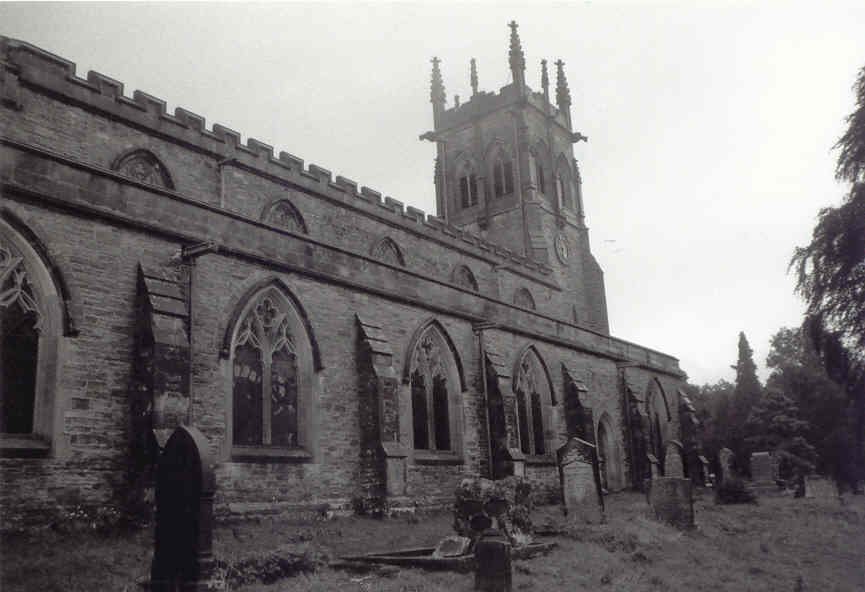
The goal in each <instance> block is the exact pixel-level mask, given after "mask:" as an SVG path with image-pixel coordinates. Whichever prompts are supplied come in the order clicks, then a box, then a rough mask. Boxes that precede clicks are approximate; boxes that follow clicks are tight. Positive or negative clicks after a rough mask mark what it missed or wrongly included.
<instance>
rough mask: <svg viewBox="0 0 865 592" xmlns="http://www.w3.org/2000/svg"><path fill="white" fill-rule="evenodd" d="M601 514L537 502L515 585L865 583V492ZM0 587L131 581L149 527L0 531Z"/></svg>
mask: <svg viewBox="0 0 865 592" xmlns="http://www.w3.org/2000/svg"><path fill="white" fill-rule="evenodd" d="M607 508H608V512H607V515H608V522H607V524H603V525H580V526H575V525H569V524H568V523H567V522H566V521H564V519H563V518H562V516H561V513H560V512H559V510H558V508H554V507H547V508H540V509H538V511H537V512H536V515H535V517H534V518H535V522H536V524H547V525H551V526H555V527H557V528H558V529H559V530H560V533H559V534H557V535H556V536H555V537H553V538H554V539H555V540H556V542H557V543H558V547H557V548H556V549H554V550H553V551H552V552H551V553H550V554H549V555H547V556H542V557H538V558H535V559H532V560H528V561H518V562H515V564H514V590H538V591H541V590H543V591H558V590H561V591H565V590H567V591H572V590H573V591H577V592H579V591H589V590H593V591H594V590H605V591H606V590H610V591H618V590H622V591H625V590H628V591H635V592H641V591H653V590H657V591H660V590H664V591H667V590H669V591H679V590H681V591H682V592H685V591H687V592H691V591H693V590H701V591H702V590H718V591H730V592H732V591H736V592H739V591H743V590H754V591H768V590H773V591H774V590H781V591H793V590H795V589H796V585H797V580H798V579H799V578H801V580H802V581H803V582H804V585H805V589H807V590H821V591H832V590H836V591H839V592H840V591H844V592H849V591H853V590H865V562H863V552H865V497H862V496H856V497H847V498H846V503H845V505H841V504H840V503H839V502H838V500H837V499H825V500H818V499H793V498H789V497H783V498H771V497H770V498H761V499H760V504H759V505H750V504H749V505H736V506H719V505H715V503H714V499H713V496H712V494H711V493H709V492H707V493H705V494H704V495H703V496H702V497H701V498H700V499H698V500H697V503H696V516H697V523H698V525H697V528H696V529H694V530H691V531H687V532H680V531H677V530H675V529H674V528H672V527H669V526H666V525H663V524H659V523H658V522H656V521H654V520H653V519H651V518H650V515H649V513H648V511H647V510H648V508H647V506H646V503H645V498H644V497H643V496H642V495H639V494H630V493H627V494H617V495H613V496H610V497H609V498H608V499H607ZM450 522H451V516H450V514H449V513H439V514H433V515H427V516H422V517H421V518H420V519H417V518H405V517H402V518H392V519H387V520H375V519H369V518H356V517H353V518H345V519H337V520H331V521H326V522H313V523H290V522H284V521H274V520H262V521H258V522H245V523H237V524H233V525H231V524H229V525H223V526H221V527H219V528H218V529H217V531H216V533H215V545H214V546H215V552H216V554H217V555H218V556H219V557H221V558H223V559H226V560H228V561H229V562H231V561H232V558H234V559H237V558H240V557H243V556H249V555H250V554H254V553H255V552H264V551H265V550H267V549H272V548H275V547H277V546H281V545H292V544H296V545H298V548H301V547H303V548H306V547H310V546H313V547H315V548H316V549H319V550H321V551H322V552H325V553H327V554H328V555H330V556H331V557H338V556H340V555H346V554H357V553H365V552H373V551H385V550H389V549H396V548H404V547H417V546H432V545H434V544H435V542H437V541H438V539H439V538H440V537H442V536H444V535H446V534H449V533H450V532H451V526H450ZM2 552H3V556H2V568H0V569H2V572H0V577H2V580H0V584H2V586H0V588H2V590H3V591H4V592H6V591H19V590H21V591H34V592H35V591H37V590H38V591H40V592H41V591H43V590H44V591H49V592H50V591H53V590H57V591H58V592H59V591H61V590H62V591H64V592H66V591H70V590H71V591H76V590H81V591H84V590H87V591H91V590H124V589H125V590H129V591H132V590H137V586H135V580H136V579H140V578H144V577H146V576H147V573H148V570H149V564H150V556H151V533H150V532H149V531H137V532H131V533H130V532H126V533H112V534H107V535H106V534H98V533H82V534H79V535H73V534H65V535H60V534H57V533H53V532H50V531H49V532H41V533H37V534H34V535H29V536H16V537H10V536H6V537H4V538H3V539H2ZM472 589H473V576H472V575H471V574H457V573H450V572H423V571H420V570H414V569H396V568H393V569H390V570H385V571H384V572H382V573H371V574H356V573H351V572H346V571H337V570H334V569H330V568H324V569H321V570H319V571H318V572H316V573H312V574H302V575H298V576H296V577H293V578H288V579H284V580H280V581H278V582H276V583H274V584H272V585H265V584H248V585H245V586H242V587H240V588H239V590H242V591H243V592H295V591H297V592H299V591H307V590H310V591H321V592H324V591H332V590H335V591H351V592H460V591H466V592H468V591H470V590H472Z"/></svg>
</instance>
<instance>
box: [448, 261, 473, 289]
mask: <svg viewBox="0 0 865 592" xmlns="http://www.w3.org/2000/svg"><path fill="white" fill-rule="evenodd" d="M453 279H454V283H455V284H457V285H458V286H462V287H463V288H466V289H468V290H471V291H472V292H477V291H478V282H477V280H476V279H475V275H474V274H473V273H472V270H471V269H469V268H468V267H467V266H465V265H460V266H458V267H457V268H456V269H454V276H453Z"/></svg>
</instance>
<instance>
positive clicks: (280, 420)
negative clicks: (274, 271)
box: [232, 289, 299, 448]
mask: <svg viewBox="0 0 865 592" xmlns="http://www.w3.org/2000/svg"><path fill="white" fill-rule="evenodd" d="M289 314H292V311H290V310H288V306H287V305H286V303H285V300H284V298H283V297H282V296H281V295H280V294H279V293H278V292H277V291H276V290H274V289H269V290H266V291H265V292H264V293H262V294H260V295H259V296H258V297H257V298H256V299H255V301H254V303H253V304H252V306H250V307H249V309H248V311H247V312H246V314H245V316H244V317H243V318H242V320H241V321H240V326H239V330H238V332H237V336H236V338H235V340H234V348H233V357H232V368H233V434H232V436H233V443H234V445H236V446H278V447H287V448H293V447H297V446H298V445H299V443H298V411H299V410H298V364H297V355H296V352H295V346H294V340H293V337H292V334H291V330H290V323H289V319H288V315H289Z"/></svg>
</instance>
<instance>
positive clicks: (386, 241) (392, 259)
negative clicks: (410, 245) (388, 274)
mask: <svg viewBox="0 0 865 592" xmlns="http://www.w3.org/2000/svg"><path fill="white" fill-rule="evenodd" d="M370 254H371V255H372V256H373V257H374V258H375V259H378V260H380V261H384V262H385V263H390V264H391V265H398V266H400V267H405V258H403V255H402V251H401V250H400V248H399V247H398V246H397V244H396V243H395V242H394V241H393V239H391V238H390V237H384V238H383V239H381V240H380V241H378V242H377V243H376V244H375V245H373V247H372V250H371V251H370Z"/></svg>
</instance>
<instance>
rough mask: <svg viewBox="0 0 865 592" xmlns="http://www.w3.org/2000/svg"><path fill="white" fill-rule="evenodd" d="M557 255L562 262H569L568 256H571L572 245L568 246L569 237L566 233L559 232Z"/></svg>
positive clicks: (556, 244)
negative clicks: (566, 236)
mask: <svg viewBox="0 0 865 592" xmlns="http://www.w3.org/2000/svg"><path fill="white" fill-rule="evenodd" d="M555 247H556V255H558V257H559V261H561V262H562V263H567V262H568V256H570V254H571V253H570V246H568V239H566V238H565V235H564V234H557V235H556V241H555Z"/></svg>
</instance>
